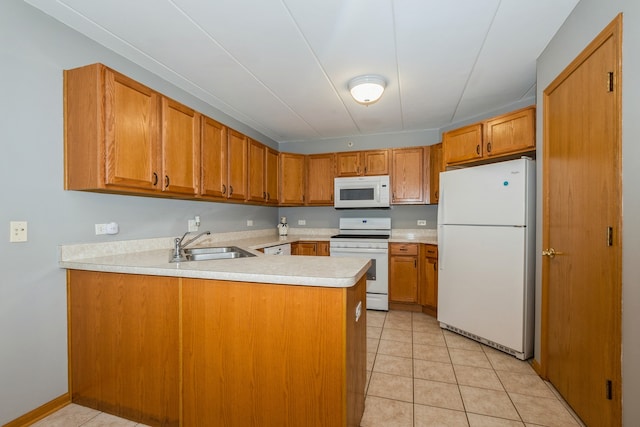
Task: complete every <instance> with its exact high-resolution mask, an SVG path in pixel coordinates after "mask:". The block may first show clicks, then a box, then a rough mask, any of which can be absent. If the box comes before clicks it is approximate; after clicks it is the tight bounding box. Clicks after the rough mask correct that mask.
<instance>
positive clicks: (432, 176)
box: [425, 143, 443, 205]
mask: <svg viewBox="0 0 640 427" xmlns="http://www.w3.org/2000/svg"><path fill="white" fill-rule="evenodd" d="M425 150H426V153H427V159H428V160H427V165H428V168H429V170H428V174H427V176H428V182H427V187H428V191H427V203H429V204H432V205H434V204H438V201H439V199H440V194H439V192H440V172H442V170H443V169H442V143H440V144H434V145H431V146H429V147H425Z"/></svg>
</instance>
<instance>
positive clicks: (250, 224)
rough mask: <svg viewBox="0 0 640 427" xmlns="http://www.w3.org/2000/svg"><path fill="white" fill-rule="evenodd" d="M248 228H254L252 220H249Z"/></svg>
mask: <svg viewBox="0 0 640 427" xmlns="http://www.w3.org/2000/svg"><path fill="white" fill-rule="evenodd" d="M247 227H253V220H252V219H248V220H247Z"/></svg>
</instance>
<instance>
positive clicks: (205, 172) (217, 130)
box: [200, 117, 229, 199]
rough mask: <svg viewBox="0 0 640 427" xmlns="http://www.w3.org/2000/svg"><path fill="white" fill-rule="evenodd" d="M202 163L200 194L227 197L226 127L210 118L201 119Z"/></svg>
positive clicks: (220, 197)
mask: <svg viewBox="0 0 640 427" xmlns="http://www.w3.org/2000/svg"><path fill="white" fill-rule="evenodd" d="M200 151H201V157H200V162H201V165H202V169H201V173H202V178H201V180H200V182H201V187H200V194H201V195H202V196H205V197H214V198H219V199H225V198H226V197H227V191H228V187H229V185H228V182H227V161H228V160H227V158H228V154H227V127H226V126H224V125H222V124H220V123H218V122H216V121H215V120H212V119H210V118H209V117H203V119H202V143H201V145H200Z"/></svg>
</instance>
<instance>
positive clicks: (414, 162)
mask: <svg viewBox="0 0 640 427" xmlns="http://www.w3.org/2000/svg"><path fill="white" fill-rule="evenodd" d="M391 163H392V171H393V172H392V174H393V175H392V179H391V191H392V200H391V203H393V204H416V203H424V193H425V191H424V187H425V185H424V181H425V168H424V149H423V147H413V148H394V149H393V150H392V152H391Z"/></svg>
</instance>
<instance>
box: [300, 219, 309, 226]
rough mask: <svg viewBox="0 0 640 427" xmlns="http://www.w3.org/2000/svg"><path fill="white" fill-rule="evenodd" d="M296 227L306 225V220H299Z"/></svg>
mask: <svg viewBox="0 0 640 427" xmlns="http://www.w3.org/2000/svg"><path fill="white" fill-rule="evenodd" d="M298 225H307V220H306V219H299V220H298Z"/></svg>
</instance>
